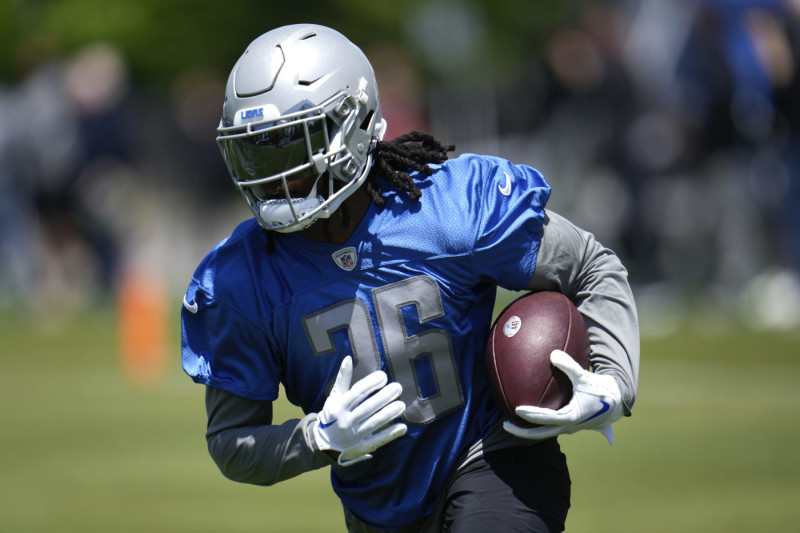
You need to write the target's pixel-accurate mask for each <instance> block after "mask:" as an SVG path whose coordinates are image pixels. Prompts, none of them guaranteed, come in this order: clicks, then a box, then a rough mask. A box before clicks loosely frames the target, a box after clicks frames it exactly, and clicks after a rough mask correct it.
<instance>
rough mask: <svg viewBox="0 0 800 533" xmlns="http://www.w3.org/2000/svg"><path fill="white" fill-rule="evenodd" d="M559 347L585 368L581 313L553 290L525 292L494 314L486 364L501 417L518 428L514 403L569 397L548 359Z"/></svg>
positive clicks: (558, 402)
mask: <svg viewBox="0 0 800 533" xmlns="http://www.w3.org/2000/svg"><path fill="white" fill-rule="evenodd" d="M553 350H563V351H565V352H567V353H568V354H569V355H571V356H572V358H573V359H575V360H576V361H577V362H578V363H579V364H580V365H581V366H582V367H583V368H585V369H588V368H589V351H590V349H589V334H588V332H587V330H586V324H585V323H584V321H583V316H582V315H581V313H580V311H578V309H577V307H575V305H574V304H573V303H572V301H570V299H569V298H567V297H566V296H565V295H563V294H561V293H559V292H547V291H545V292H535V293H528V294H526V295H524V296H522V297H520V298H518V299H516V300H514V301H513V302H511V304H510V305H509V306H508V307H506V308H505V309H504V310H503V312H502V313H500V315H499V316H498V317H497V320H496V321H495V323H494V325H493V326H492V329H491V331H490V332H489V341H488V343H487V345H486V369H487V372H488V374H489V383H490V387H491V390H492V395H493V397H494V400H495V402H496V403H497V405H498V407H499V408H500V410H501V411H502V413H503V416H504V417H505V418H506V420H510V421H512V422H513V423H514V424H516V425H518V426H522V427H531V426H532V424H530V423H529V422H526V421H524V420H522V419H521V418H519V417H518V416H517V415H516V414H515V413H514V410H515V409H516V408H517V407H518V406H520V405H535V406H538V407H547V408H549V409H559V408H561V407H563V406H564V405H566V404H567V402H568V401H569V399H570V398H571V397H572V383H571V382H570V381H569V378H568V377H567V376H566V375H565V374H564V373H563V372H561V371H560V370H558V369H557V368H555V367H554V366H553V365H552V364H551V363H550V353H551V352H552V351H553Z"/></svg>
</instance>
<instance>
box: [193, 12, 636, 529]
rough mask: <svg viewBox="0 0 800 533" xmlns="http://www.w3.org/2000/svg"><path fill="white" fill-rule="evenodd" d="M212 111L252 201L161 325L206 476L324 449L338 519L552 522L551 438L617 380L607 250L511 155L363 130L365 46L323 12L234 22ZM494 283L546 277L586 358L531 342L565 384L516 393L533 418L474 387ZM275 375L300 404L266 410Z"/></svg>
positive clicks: (629, 352) (625, 398)
mask: <svg viewBox="0 0 800 533" xmlns="http://www.w3.org/2000/svg"><path fill="white" fill-rule="evenodd" d="M217 131H218V138H217V139H218V143H219V145H220V149H221V152H222V155H223V157H224V159H225V161H226V163H227V164H228V169H229V171H230V174H231V177H232V178H233V181H234V183H235V185H236V187H237V188H238V189H239V191H240V192H241V194H242V195H243V196H244V198H245V200H246V202H247V204H248V205H249V207H250V209H251V211H252V213H253V215H254V218H252V219H250V220H247V221H245V222H243V223H242V224H240V225H239V226H238V227H237V228H236V229H235V230H234V232H233V233H232V234H231V236H230V237H229V238H227V239H224V240H223V241H222V242H220V243H219V244H218V245H217V246H216V247H215V248H214V249H213V250H211V251H210V252H209V253H208V255H207V256H206V257H205V258H204V259H203V260H202V262H201V263H200V265H199V266H198V267H197V269H196V271H195V274H194V275H193V276H192V279H191V281H190V283H189V286H188V289H187V291H186V294H185V296H184V301H183V309H182V312H181V333H182V334H181V338H182V362H183V368H184V370H185V371H186V373H187V374H188V375H189V376H190V377H191V378H192V379H193V380H194V381H195V382H197V383H200V384H203V385H205V386H206V388H205V393H206V397H205V398H206V411H207V415H208V428H207V433H206V439H207V444H208V449H209V452H210V454H211V456H212V458H213V459H214V461H215V462H216V464H217V465H218V467H219V468H220V470H221V471H222V472H223V474H224V475H225V476H227V477H229V478H230V479H233V480H235V481H239V482H243V483H251V484H256V485H272V484H275V483H278V482H280V481H283V480H286V479H289V478H292V477H294V476H297V475H299V474H302V473H303V472H307V471H310V470H314V469H318V468H323V467H327V466H330V467H331V482H332V485H333V489H334V491H335V492H336V494H337V495H338V497H339V498H340V499H341V501H342V504H343V507H344V514H345V522H346V524H347V529H348V531H351V532H372V531H385V530H393V531H414V532H420V531H430V532H433V531H451V532H461V533H464V532H471V531H475V532H485V531H488V530H492V529H497V530H502V531H512V530H526V531H539V532H555V531H562V530H563V529H564V525H565V520H566V516H567V511H568V508H569V505H570V479H569V473H568V469H567V463H566V458H565V456H564V454H563V453H562V452H561V450H560V447H559V443H558V440H557V437H558V436H559V435H563V434H570V433H574V432H577V431H580V430H584V429H594V430H597V431H600V432H602V433H603V434H604V435H606V437H607V438H609V440H611V436H612V433H611V424H612V423H614V422H615V421H617V420H618V419H620V418H621V417H623V416H625V415H630V413H631V408H632V406H633V403H634V400H635V396H636V389H637V380H638V362H639V337H638V321H637V316H636V310H635V305H634V302H633V297H632V294H631V291H630V287H629V285H628V281H627V272H626V270H625V268H624V267H623V266H622V264H621V262H620V261H619V259H618V258H617V257H616V255H615V254H614V253H613V252H611V251H610V250H609V249H607V248H605V247H603V246H602V245H600V244H599V243H598V242H597V240H596V239H595V238H594V236H593V235H591V234H590V233H588V232H586V231H584V230H581V229H579V228H578V227H577V226H575V225H573V224H572V223H571V222H569V221H568V220H566V219H565V218H563V217H561V216H559V215H557V214H556V213H554V212H552V211H549V210H546V209H545V206H546V204H547V201H548V199H549V196H550V187H549V185H548V184H547V183H546V181H545V179H544V177H543V176H542V175H541V174H540V173H539V172H538V171H536V170H534V169H533V168H531V167H528V166H524V165H515V164H513V163H511V162H509V161H507V160H504V159H500V158H496V157H490V156H478V155H470V154H467V155H463V156H461V157H458V158H456V159H448V152H449V151H452V150H453V147H451V146H445V145H442V144H441V143H440V142H439V141H437V140H436V139H435V138H433V137H432V136H430V135H428V134H425V133H422V132H418V131H413V132H411V133H408V134H404V135H400V136H399V137H397V138H395V139H393V140H388V141H384V140H383V137H384V134H385V131H386V122H385V120H383V118H382V113H381V106H380V100H379V95H378V87H377V85H376V80H375V76H374V73H373V69H372V67H371V65H370V63H369V61H368V60H367V58H366V57H365V56H364V54H363V53H362V52H361V50H360V49H359V48H358V47H356V46H355V45H354V44H353V43H351V42H350V41H349V40H347V39H346V38H345V37H344V36H342V35H341V34H339V33H338V32H336V31H334V30H331V29H329V28H326V27H323V26H317V25H293V26H286V27H282V28H278V29H275V30H273V31H270V32H268V33H266V34H264V35H262V36H261V37H259V38H258V39H256V40H255V41H253V42H252V43H251V44H250V45H249V46H248V48H247V50H246V51H245V52H244V54H243V55H242V56H241V58H240V59H239V61H238V62H237V63H236V65H235V66H234V67H233V70H232V71H231V74H230V77H229V80H228V85H227V89H226V92H225V102H224V105H223V116H222V120H221V121H220V125H219V128H218V130H217ZM498 286H501V287H505V288H508V289H512V290H526V289H527V290H557V291H561V292H563V293H564V294H566V295H567V296H569V297H570V298H571V299H572V300H573V301H574V302H575V303H576V305H577V306H578V308H579V309H580V311H581V312H582V313H583V314H584V316H585V317H586V321H587V325H588V328H589V331H590V338H591V344H592V356H591V361H592V366H593V370H594V371H585V370H583V369H581V368H580V367H579V366H578V365H577V364H576V363H575V362H574V361H573V360H572V359H571V358H570V357H569V356H568V355H566V354H564V353H563V352H559V351H555V352H553V354H552V356H551V357H552V361H553V364H554V365H556V366H557V367H558V368H561V369H562V370H563V371H564V372H566V373H567V375H568V376H570V379H572V381H573V385H574V387H573V397H572V400H571V401H570V402H569V404H568V405H567V406H566V407H564V408H563V409H561V410H558V411H552V410H548V409H537V408H535V407H532V406H525V407H522V408H520V410H518V413H519V414H520V415H521V416H523V417H524V418H525V419H526V420H528V421H529V422H531V423H532V424H534V425H535V426H534V427H524V428H523V427H519V426H515V425H513V424H511V423H510V422H505V423H504V422H503V420H502V419H501V416H500V413H499V410H498V408H497V407H496V406H495V405H494V404H493V402H492V400H491V395H490V391H489V384H488V381H487V376H486V371H485V368H484V355H483V350H484V346H485V345H486V340H487V336H488V333H489V328H490V325H491V319H492V313H493V308H494V303H495V293H496V289H497V287H498ZM281 385H282V386H283V387H284V390H285V392H286V395H287V398H288V400H289V401H290V402H292V403H293V404H295V405H298V406H300V407H301V408H302V410H303V412H304V414H305V416H304V417H303V418H302V419H299V420H297V419H295V420H287V421H283V422H276V421H274V420H273V402H274V401H276V400H277V399H278V391H279V387H280V386H281ZM265 519H266V520H269V517H268V516H266V517H265Z"/></svg>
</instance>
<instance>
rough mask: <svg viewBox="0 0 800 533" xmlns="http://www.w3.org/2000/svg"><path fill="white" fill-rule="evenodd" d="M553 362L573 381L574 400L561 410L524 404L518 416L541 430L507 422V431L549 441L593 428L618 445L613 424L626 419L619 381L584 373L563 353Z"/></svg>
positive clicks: (554, 354)
mask: <svg viewBox="0 0 800 533" xmlns="http://www.w3.org/2000/svg"><path fill="white" fill-rule="evenodd" d="M550 362H551V363H553V366H555V367H556V368H558V369H560V370H561V371H562V372H564V373H565V374H566V375H567V377H569V379H570V381H571V382H572V399H571V400H570V401H569V403H568V404H567V405H565V406H564V407H562V408H561V409H558V410H553V409H545V408H542V407H535V406H532V405H521V406H519V407H517V409H516V410H515V412H516V413H517V415H518V416H520V417H522V418H524V419H525V420H527V421H528V422H531V423H532V424H539V427H534V428H522V427H519V426H517V425H515V424H513V423H511V422H508V421H506V422H505V423H504V425H503V428H504V429H505V430H506V431H508V432H509V433H511V434H512V435H516V436H517V437H522V438H525V439H546V438H550V437H555V436H556V435H561V434H568V433H576V432H578V431H580V430H582V429H593V430H595V431H599V432H600V433H602V434H603V435H605V437H606V438H607V439H608V442H609V443H610V444H614V433H613V431H612V429H611V424H612V423H614V422H616V421H617V420H619V419H620V418H622V394H621V393H620V390H619V385H617V381H616V380H615V379H614V378H613V377H612V376H609V375H604V374H596V373H594V372H590V371H588V370H584V369H583V368H582V367H581V366H580V365H579V364H578V363H577V362H576V361H575V360H574V359H573V358H572V357H570V356H569V355H568V354H567V353H565V352H563V351H561V350H554V351H553V352H552V353H551V354H550Z"/></svg>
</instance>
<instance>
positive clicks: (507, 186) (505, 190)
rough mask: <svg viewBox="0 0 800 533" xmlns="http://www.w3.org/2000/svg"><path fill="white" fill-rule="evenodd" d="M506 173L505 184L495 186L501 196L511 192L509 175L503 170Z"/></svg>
mask: <svg viewBox="0 0 800 533" xmlns="http://www.w3.org/2000/svg"><path fill="white" fill-rule="evenodd" d="M503 174H505V175H506V184H505V185H504V186H502V187H501V186H500V185H498V186H497V189H498V190H499V191H500V194H502V195H503V196H508V195H509V194H511V176H509V175H508V172H503Z"/></svg>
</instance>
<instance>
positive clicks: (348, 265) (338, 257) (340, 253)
mask: <svg viewBox="0 0 800 533" xmlns="http://www.w3.org/2000/svg"><path fill="white" fill-rule="evenodd" d="M331 257H333V261H334V262H335V263H336V264H337V265H338V266H339V268H341V269H342V270H353V269H354V268H355V267H356V249H355V248H354V247H352V246H350V247H348V248H342V249H341V250H336V251H335V252H333V254H331Z"/></svg>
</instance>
